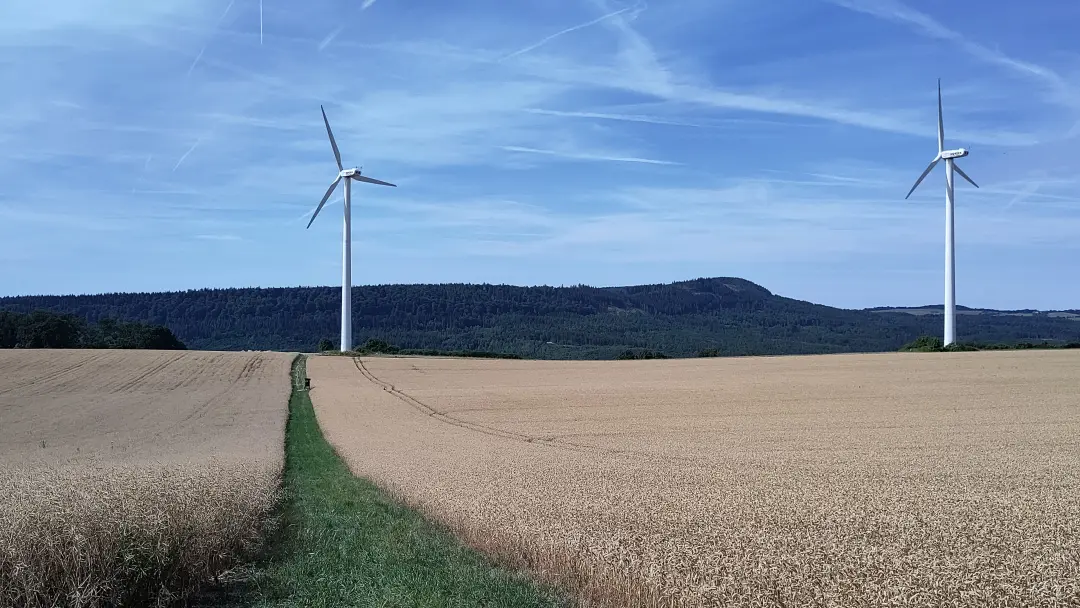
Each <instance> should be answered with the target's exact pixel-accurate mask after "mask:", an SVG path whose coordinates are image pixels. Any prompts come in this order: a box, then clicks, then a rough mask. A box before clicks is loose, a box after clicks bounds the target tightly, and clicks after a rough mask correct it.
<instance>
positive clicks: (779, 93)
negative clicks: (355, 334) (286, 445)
mask: <svg viewBox="0 0 1080 608" xmlns="http://www.w3.org/2000/svg"><path fill="white" fill-rule="evenodd" d="M260 13H261V17H260ZM1076 23H1080V4H1077V3H1070V2H1040V3H1016V2H1005V1H1004V0H981V1H975V0H954V1H952V2H933V3H931V2H918V3H916V2H913V1H909V2H908V3H907V4H904V3H901V2H897V1H894V0H770V1H769V2H761V1H759V0H726V1H717V0H686V1H680V2H652V3H648V4H645V3H637V4H632V3H628V2H620V3H617V2H615V0H515V1H514V2H505V1H496V0H468V1H461V0H456V1H452V2H435V1H433V0H413V1H407V0H376V1H372V0H348V1H346V0H307V1H306V2H302V3H299V2H293V1H286V0H263V3H262V8H261V10H260V2H259V0H232V1H230V0H155V1H154V2H147V1H145V0H56V1H54V2H50V3H44V2H40V1H33V0H6V1H5V2H4V3H2V4H0V46H2V47H4V48H3V49H0V88H2V89H3V91H4V95H2V96H0V295H12V294H28V293H98V292H108V291H148V290H174V289H187V288H197V287H218V286H291V285H340V276H341V204H340V190H339V191H338V192H339V194H338V197H337V200H336V202H332V203H328V206H327V208H326V209H324V211H323V213H322V214H320V216H319V217H318V218H317V219H316V221H315V223H314V224H313V225H312V227H311V228H310V229H308V230H305V229H304V226H305V224H306V223H307V216H306V214H308V213H310V212H311V210H312V208H313V207H314V205H315V204H316V203H317V202H318V199H319V197H320V196H321V194H322V192H323V191H324V190H325V188H326V186H327V185H328V184H329V183H330V181H331V180H332V179H333V177H334V174H335V171H336V168H335V167H334V163H333V155H332V152H331V150H330V146H329V144H328V142H327V140H326V135H325V131H324V129H323V127H322V124H321V116H320V114H319V104H320V103H322V104H325V106H326V111H327V114H328V115H329V117H330V121H331V125H332V126H333V128H334V130H335V134H336V136H337V139H338V142H339V145H340V146H341V148H342V154H343V157H344V160H345V162H346V164H347V165H353V166H356V165H359V166H363V168H364V173H365V174H367V175H371V176H372V177H377V178H380V179H384V180H388V181H392V182H395V183H397V184H399V187H398V188H396V189H390V188H381V187H377V186H371V187H365V188H359V187H358V188H356V189H355V190H354V211H353V218H354V219H353V237H354V249H353V251H354V270H353V273H354V274H353V277H354V279H353V280H354V283H355V284H367V283H403V282H408V283H411V282H460V281H466V282H491V283H512V284H526V285H528V284H553V285H559V284H567V285H569V284H576V283H589V284H594V285H613V284H634V283H645V282H669V281H673V280H681V279H689V278H694V277H698V276H740V277H744V278H747V279H749V280H752V281H755V282H757V283H760V284H762V285H764V286H765V287H767V288H769V289H771V290H773V291H774V292H776V293H779V294H782V295H786V296H790V297H796V298H800V299H807V300H812V301H815V302H821V303H824V304H830V305H834V306H844V307H864V306H875V305H920V304H926V303H940V302H941V301H942V298H943V296H942V287H943V264H944V181H945V176H944V171H943V169H944V167H943V166H941V167H939V168H938V169H936V170H935V172H934V173H933V174H932V175H931V176H930V177H929V178H927V180H926V182H924V184H923V185H922V186H920V189H919V191H918V192H917V193H916V194H914V195H912V197H911V199H910V200H907V201H905V200H904V194H906V193H907V190H908V188H909V187H910V185H911V184H912V183H913V182H914V180H915V178H917V177H918V175H919V173H920V172H921V171H922V169H923V168H924V167H925V166H926V163H927V162H929V161H930V160H931V158H932V157H933V155H934V154H935V152H936V141H935V138H936V133H935V121H936V116H935V113H936V104H935V96H936V89H935V87H936V79H937V78H938V77H941V78H942V79H943V88H944V100H945V130H946V133H945V135H946V146H948V147H960V146H963V147H967V148H969V149H971V150H972V153H971V156H970V157H968V158H965V159H963V161H962V162H961V163H960V164H961V166H962V167H963V168H964V170H965V171H966V172H967V173H968V174H969V175H971V177H972V178H973V179H975V181H976V182H978V183H979V185H980V186H981V189H979V190H976V189H974V188H972V187H971V186H970V185H968V184H966V183H963V182H961V183H960V185H958V186H957V289H958V297H957V299H958V302H959V303H960V304H964V305H969V306H989V307H999V308H1022V307H1038V308H1075V307H1080V281H1077V278H1078V277H1080V272H1078V269H1080V239H1078V238H1077V237H1078V236H1080V173H1078V172H1077V164H1076V159H1077V158H1078V157H1080V154H1078V153H1080V42H1077V40H1076V38H1075V28H1074V25H1075V24H1076Z"/></svg>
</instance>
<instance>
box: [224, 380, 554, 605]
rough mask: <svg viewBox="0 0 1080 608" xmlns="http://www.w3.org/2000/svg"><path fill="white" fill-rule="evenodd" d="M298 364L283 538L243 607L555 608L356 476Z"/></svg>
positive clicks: (529, 585)
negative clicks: (324, 429) (323, 426)
mask: <svg viewBox="0 0 1080 608" xmlns="http://www.w3.org/2000/svg"><path fill="white" fill-rule="evenodd" d="M303 366H304V362H303V359H301V360H298V361H297V363H296V367H295V371H294V378H295V379H296V381H295V384H294V391H293V394H292V399H291V400H290V406H289V421H288V425H287V431H286V442H285V446H286V447H285V451H286V456H285V483H284V491H285V508H284V518H285V519H284V521H283V523H284V527H283V530H284V531H285V535H284V537H283V539H282V540H281V541H280V544H279V546H277V547H275V551H274V557H272V558H271V559H270V560H269V561H268V562H267V563H265V564H263V565H262V566H261V567H260V569H259V570H258V571H257V572H256V573H255V575H254V576H253V578H252V579H251V580H250V581H249V583H248V584H247V587H248V590H249V595H248V596H247V597H245V598H243V599H242V600H240V601H238V602H236V603H238V604H240V605H245V606H296V607H298V608H299V607H305V608H306V607H312V606H325V607H328V608H329V607H339V606H440V607H441V606H449V607H461V608H466V607H469V608H472V607H475V606H490V607H502V606H505V607H507V608H511V607H513V608H518V607H521V608H529V607H552V608H554V607H557V606H560V605H561V604H560V602H559V601H558V599H557V598H556V597H555V596H554V595H553V594H551V593H550V592H547V591H544V590H542V589H540V588H538V587H537V586H536V585H534V584H532V583H531V582H530V581H529V580H527V579H525V578H522V577H521V576H517V575H514V574H511V573H508V572H506V571H503V570H500V569H498V568H495V567H493V566H492V565H491V564H489V563H488V562H487V561H486V560H484V559H483V558H482V557H480V556H479V554H477V553H475V552H474V551H472V550H470V549H468V548H466V547H464V546H463V545H461V544H460V543H459V542H458V541H457V540H455V539H454V538H453V536H451V535H450V533H448V532H447V531H445V530H443V529H441V528H439V527H437V526H435V525H433V524H431V523H429V522H427V521H425V520H424V519H423V518H421V517H420V516H419V515H418V514H417V513H415V512H414V511H410V510H409V509H408V508H406V507H404V506H402V505H401V504H399V503H398V502H396V501H395V500H393V499H391V498H390V497H389V496H388V495H386V494H385V493H383V492H382V491H380V490H379V489H378V488H376V487H375V486H374V485H373V484H371V483H370V482H368V481H366V480H363V479H359V478H357V477H355V476H353V475H352V473H350V472H349V470H348V468H346V466H345V465H344V463H342V461H341V460H340V458H338V456H337V454H336V453H335V452H334V450H333V448H331V447H330V445H329V444H328V443H327V442H326V440H325V439H323V436H322V433H321V432H320V430H319V424H318V421H317V420H316V419H315V414H314V411H313V410H312V406H311V401H310V400H309V398H308V395H307V393H306V392H305V391H304V390H302V388H298V387H302V378H303V377H304V367H303Z"/></svg>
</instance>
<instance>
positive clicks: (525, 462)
mask: <svg viewBox="0 0 1080 608" xmlns="http://www.w3.org/2000/svg"><path fill="white" fill-rule="evenodd" d="M308 370H309V375H310V376H311V378H312V387H313V388H312V391H311V396H312V400H313V402H314V405H315V411H316V414H317V416H318V419H319V422H320V425H321V426H322V428H323V432H324V434H325V435H326V436H327V438H328V439H329V440H330V441H331V443H332V444H333V445H334V446H335V447H336V448H337V449H338V450H339V452H340V453H342V455H343V456H344V457H345V458H346V459H347V461H348V462H349V465H350V466H351V467H352V469H353V470H354V472H356V473H357V474H359V475H363V476H367V477H370V478H371V479H373V480H374V481H376V482H377V483H380V484H381V485H383V486H384V487H386V488H388V489H391V490H394V491H396V492H398V493H399V494H400V495H401V496H402V497H403V498H404V499H406V500H408V501H410V502H412V503H413V504H415V505H417V506H419V507H421V508H423V509H424V510H425V511H426V512H427V513H428V514H430V515H432V516H434V517H436V518H438V519H441V520H443V521H444V522H446V523H448V524H449V525H451V526H452V527H453V528H454V529H456V530H457V531H458V532H459V534H462V535H464V536H465V537H466V538H467V540H469V541H470V542H472V543H474V544H476V545H478V546H480V547H481V548H483V549H486V550H487V551H489V552H491V553H493V554H495V555H497V556H499V557H501V558H502V559H504V560H508V561H510V562H512V563H515V564H517V565H520V566H523V567H527V568H531V569H533V570H534V571H536V572H538V573H539V574H540V575H541V576H544V577H547V578H550V579H555V580H559V581H561V582H562V583H563V584H565V585H567V586H569V587H571V588H574V589H575V590H576V591H578V592H579V593H580V594H581V595H582V596H583V597H586V598H587V599H591V600H594V601H597V602H598V603H600V604H608V605H666V604H671V605H683V606H714V605H725V606H779V605H782V606H1077V605H1080V352H1070V351H1056V352H1055V351H1043V352H984V353H949V354H944V355H942V354H927V355H921V354H880V355H839V356H820V357H779V358H744V359H696V360H681V361H618V362H535V361H488V360H466V359H431V358H404V357H403V358H363V359H358V360H354V359H349V358H343V357H313V358H311V359H310V360H309V362H308Z"/></svg>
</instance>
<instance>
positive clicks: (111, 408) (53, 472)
mask: <svg viewBox="0 0 1080 608" xmlns="http://www.w3.org/2000/svg"><path fill="white" fill-rule="evenodd" d="M290 360H291V357H290V356H289V355H285V354H275V353H271V354H268V353H206V352H153V351H151V352H146V351H141V352H138V351H0V415H2V419H3V424H2V426H0V462H2V463H3V468H2V470H0V496H3V497H4V499H3V500H2V501H0V605H3V606H57V605H65V606H105V605H116V604H117V603H122V604H123V605H133V604H134V605H151V604H165V603H168V602H170V601H173V600H175V599H178V598H182V597H183V596H185V595H186V594H188V593H190V592H191V591H193V590H194V589H195V588H196V587H197V586H198V585H199V584H200V583H203V582H206V581H207V580H208V579H211V578H213V577H215V576H217V575H219V574H221V573H222V572H224V571H226V570H227V569H228V568H230V567H232V566H234V565H235V564H236V562H237V560H238V559H241V558H243V557H245V556H248V555H250V554H251V551H252V550H253V549H255V548H257V546H258V545H259V543H260V541H261V540H262V538H263V534H264V533H265V532H266V530H267V527H268V525H269V524H270V523H271V522H270V518H271V516H272V513H273V509H274V507H275V503H276V493H277V488H278V485H279V480H280V473H281V466H282V460H283V450H282V440H283V437H284V421H285V415H286V404H287V398H288V392H289V363H290Z"/></svg>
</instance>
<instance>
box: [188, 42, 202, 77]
mask: <svg viewBox="0 0 1080 608" xmlns="http://www.w3.org/2000/svg"><path fill="white" fill-rule="evenodd" d="M205 52H206V45H205V44H204V45H203V47H202V50H201V51H199V54H198V55H196V56H195V61H192V62H191V66H190V67H188V69H187V75H188V76H191V72H192V70H194V69H195V66H196V65H198V64H199V60H200V59H202V56H203V53H205Z"/></svg>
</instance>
